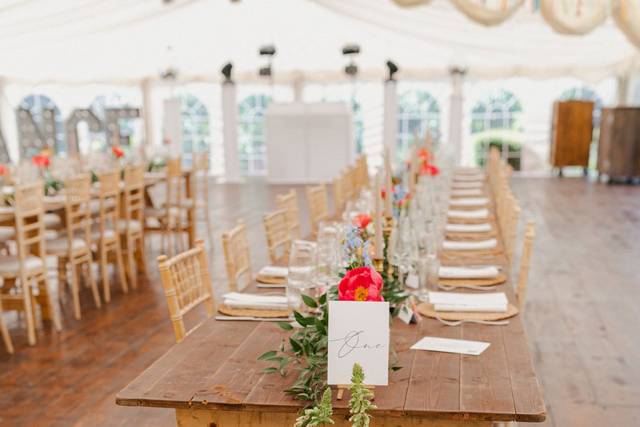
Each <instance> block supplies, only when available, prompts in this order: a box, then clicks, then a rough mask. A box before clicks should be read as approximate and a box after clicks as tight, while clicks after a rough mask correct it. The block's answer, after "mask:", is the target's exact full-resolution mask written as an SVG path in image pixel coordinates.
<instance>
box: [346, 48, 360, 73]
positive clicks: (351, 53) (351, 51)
mask: <svg viewBox="0 0 640 427" xmlns="http://www.w3.org/2000/svg"><path fill="white" fill-rule="evenodd" d="M359 53H360V46H358V45H357V44H346V45H344V47H343V48H342V55H344V56H346V57H348V58H349V63H348V64H347V65H346V66H345V67H344V73H345V74H346V75H347V76H349V77H354V78H355V77H356V76H357V75H358V66H357V65H356V63H355V60H354V57H355V56H356V55H358V54H359Z"/></svg>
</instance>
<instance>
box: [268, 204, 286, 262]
mask: <svg viewBox="0 0 640 427" xmlns="http://www.w3.org/2000/svg"><path fill="white" fill-rule="evenodd" d="M264 229H265V231H266V234H267V247H268V248H269V258H270V259H271V262H272V263H274V264H277V263H278V262H279V261H282V260H284V259H286V258H287V256H288V254H289V247H290V246H291V234H290V233H289V223H288V221H287V211H285V210H284V209H280V210H277V211H274V212H271V213H268V214H265V215H264Z"/></svg>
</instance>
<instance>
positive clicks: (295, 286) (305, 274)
mask: <svg viewBox="0 0 640 427" xmlns="http://www.w3.org/2000/svg"><path fill="white" fill-rule="evenodd" d="M316 255H317V250H316V244H315V243H313V242H306V241H302V240H295V241H293V242H292V243H291V250H290V252H289V275H288V277H287V289H286V295H287V302H288V305H289V307H290V308H292V309H294V310H300V309H303V307H304V304H302V295H303V294H305V295H308V296H311V297H315V295H314V290H315V287H316V284H315V282H314V274H315V267H316Z"/></svg>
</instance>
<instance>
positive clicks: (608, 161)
mask: <svg viewBox="0 0 640 427" xmlns="http://www.w3.org/2000/svg"><path fill="white" fill-rule="evenodd" d="M598 173H600V174H601V175H607V176H608V177H609V179H610V180H612V181H626V180H630V179H632V178H638V177H640V107H616V108H603V109H602V120H601V122H600V142H599V145H598Z"/></svg>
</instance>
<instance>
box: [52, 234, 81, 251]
mask: <svg viewBox="0 0 640 427" xmlns="http://www.w3.org/2000/svg"><path fill="white" fill-rule="evenodd" d="M71 247H72V248H73V249H74V250H77V249H83V248H86V247H87V244H86V243H85V241H84V240H83V239H80V238H78V237H76V238H74V239H73V240H72V241H71ZM68 251H69V241H68V240H67V237H66V236H65V237H57V238H55V239H52V240H47V253H51V254H60V253H67V252H68Z"/></svg>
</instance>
